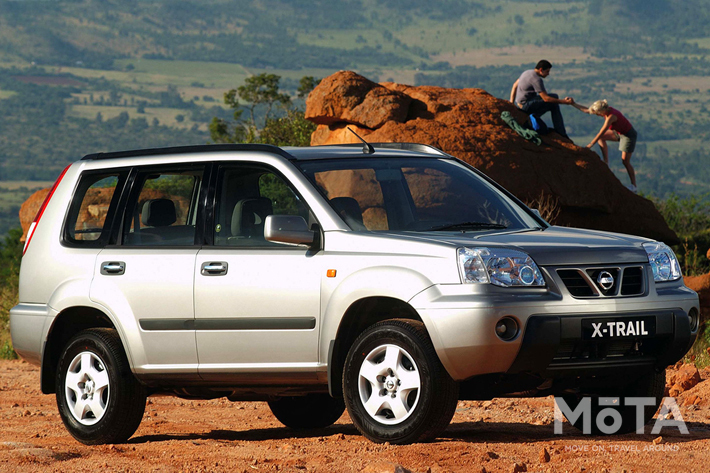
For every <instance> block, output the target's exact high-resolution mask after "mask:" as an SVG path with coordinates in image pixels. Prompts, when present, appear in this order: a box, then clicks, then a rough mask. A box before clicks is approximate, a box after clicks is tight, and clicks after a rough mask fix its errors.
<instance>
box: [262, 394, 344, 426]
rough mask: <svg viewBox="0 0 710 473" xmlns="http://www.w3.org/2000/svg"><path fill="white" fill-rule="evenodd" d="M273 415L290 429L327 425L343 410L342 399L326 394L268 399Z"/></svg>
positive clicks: (336, 418)
mask: <svg viewBox="0 0 710 473" xmlns="http://www.w3.org/2000/svg"><path fill="white" fill-rule="evenodd" d="M269 407H270V408H271V412H273V414H274V416H275V417H276V418H277V419H278V420H279V421H280V422H281V423H282V424H283V425H285V426H286V427H290V428H292V429H319V428H322V427H328V426H329V425H331V424H333V423H335V421H336V420H338V419H340V416H341V415H343V411H345V404H343V400H342V399H335V398H332V397H330V396H329V395H328V394H308V395H306V396H293V397H282V398H280V399H277V400H276V401H269Z"/></svg>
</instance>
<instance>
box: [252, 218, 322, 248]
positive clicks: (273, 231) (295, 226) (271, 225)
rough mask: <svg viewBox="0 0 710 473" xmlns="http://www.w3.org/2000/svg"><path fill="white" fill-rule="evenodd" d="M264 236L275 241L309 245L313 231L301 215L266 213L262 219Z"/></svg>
mask: <svg viewBox="0 0 710 473" xmlns="http://www.w3.org/2000/svg"><path fill="white" fill-rule="evenodd" d="M264 238H265V239H266V240H267V241H273V242H275V243H287V244H290V245H306V246H310V245H312V244H313V242H314V240H315V233H314V232H313V231H312V230H311V229H310V228H308V223H306V220H305V219H304V218H303V217H298V216H293V215H268V216H267V217H266V220H265V221H264Z"/></svg>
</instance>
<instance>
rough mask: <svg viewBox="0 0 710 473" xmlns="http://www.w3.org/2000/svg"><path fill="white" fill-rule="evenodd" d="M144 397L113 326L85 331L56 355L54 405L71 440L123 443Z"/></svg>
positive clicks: (137, 418) (139, 414)
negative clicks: (55, 400)
mask: <svg viewBox="0 0 710 473" xmlns="http://www.w3.org/2000/svg"><path fill="white" fill-rule="evenodd" d="M145 401H146V392H145V389H144V387H143V385H141V384H140V383H139V382H138V380H137V379H136V378H135V377H134V376H133V373H131V370H130V367H129V365H128V359H127V358H126V354H125V353H124V351H123V346H122V344H121V340H120V339H119V337H118V334H117V333H116V331H115V330H113V329H108V328H93V329H89V330H84V331H83V332H80V333H78V334H77V335H76V336H74V338H72V339H71V340H70V341H69V343H68V344H67V346H66V347H65V349H64V352H63V353H62V356H61V358H60V359H59V369H58V370H57V407H58V408H59V415H60V416H61V418H62V421H63V422H64V425H65V427H66V428H67V430H68V431H69V433H70V434H71V435H72V436H73V437H74V438H75V439H77V440H78V441H79V442H81V443H84V444H86V445H100V444H107V443H121V442H125V441H126V440H128V438H129V437H130V436H131V435H133V433H134V432H135V431H136V429H137V428H138V425H140V422H141V419H142V418H143V413H144V411H145Z"/></svg>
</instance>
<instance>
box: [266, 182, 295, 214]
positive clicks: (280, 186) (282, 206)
mask: <svg viewBox="0 0 710 473" xmlns="http://www.w3.org/2000/svg"><path fill="white" fill-rule="evenodd" d="M259 195H261V196H262V197H268V198H269V199H270V200H271V203H272V205H273V208H274V214H276V215H297V214H298V199H297V198H296V196H295V195H294V194H293V192H291V189H289V187H288V186H287V185H286V183H284V182H283V181H282V180H281V179H279V178H278V177H276V176H275V175H274V174H264V175H262V176H261V177H260V178H259Z"/></svg>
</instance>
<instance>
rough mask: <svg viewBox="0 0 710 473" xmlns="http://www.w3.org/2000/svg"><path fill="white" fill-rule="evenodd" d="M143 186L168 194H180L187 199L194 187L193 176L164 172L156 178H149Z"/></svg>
mask: <svg viewBox="0 0 710 473" xmlns="http://www.w3.org/2000/svg"><path fill="white" fill-rule="evenodd" d="M144 187H145V188H146V189H155V190H160V191H163V192H164V193H165V194H167V195H170V196H181V197H184V198H185V199H188V200H189V199H190V197H191V196H192V190H193V188H194V187H195V176H191V175H170V174H164V175H161V176H160V177H158V178H157V179H151V180H149V181H148V182H146V183H145V186H144Z"/></svg>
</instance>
